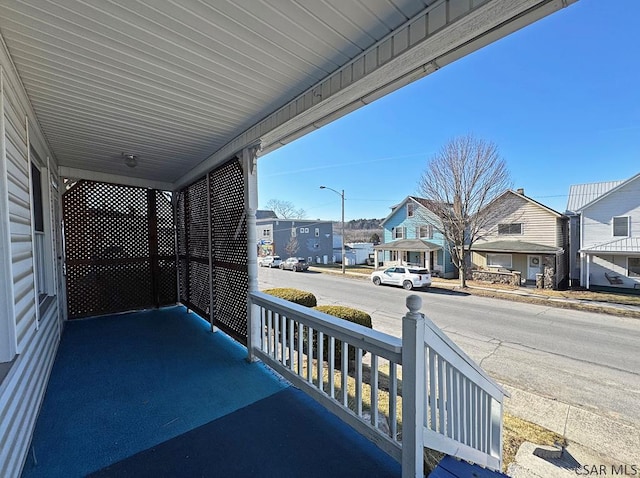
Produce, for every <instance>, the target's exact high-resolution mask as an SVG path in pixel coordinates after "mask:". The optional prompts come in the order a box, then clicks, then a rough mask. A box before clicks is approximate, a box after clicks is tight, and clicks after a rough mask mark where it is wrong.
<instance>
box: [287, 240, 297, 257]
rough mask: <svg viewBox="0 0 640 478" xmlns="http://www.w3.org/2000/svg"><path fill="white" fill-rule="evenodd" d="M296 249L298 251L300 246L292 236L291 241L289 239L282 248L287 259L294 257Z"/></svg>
mask: <svg viewBox="0 0 640 478" xmlns="http://www.w3.org/2000/svg"><path fill="white" fill-rule="evenodd" d="M298 249H300V245H299V244H298V239H296V238H295V237H293V236H292V237H291V239H289V242H288V243H287V245H286V246H284V250H285V252H286V253H287V254H289V257H295V256H296V253H297V252H298Z"/></svg>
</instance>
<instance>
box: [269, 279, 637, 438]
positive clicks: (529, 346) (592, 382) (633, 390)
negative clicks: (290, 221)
mask: <svg viewBox="0 0 640 478" xmlns="http://www.w3.org/2000/svg"><path fill="white" fill-rule="evenodd" d="M259 287H260V289H265V288H268V287H295V288H298V289H303V290H307V291H310V292H313V293H314V294H315V295H316V297H317V299H318V303H319V304H341V305H347V306H351V307H355V308H358V309H361V310H364V311H366V312H367V313H369V314H370V315H371V316H372V319H373V326H374V328H375V329H377V330H380V331H382V332H386V333H388V334H391V335H395V336H400V333H401V318H402V316H403V315H404V314H405V312H406V307H405V299H406V297H407V296H408V295H409V294H410V293H415V294H418V295H420V296H421V297H422V299H423V309H422V311H423V313H425V314H426V315H427V317H429V318H430V319H431V320H433V322H435V323H436V324H437V325H438V326H439V327H441V328H442V329H443V330H444V331H445V332H446V333H447V335H448V336H449V337H450V338H451V339H452V340H453V341H454V342H456V343H457V344H458V345H459V346H460V347H461V348H462V349H463V350H464V351H465V352H467V353H468V354H469V355H470V356H471V357H472V358H473V359H474V360H476V361H477V362H479V363H480V365H481V366H482V367H483V368H484V369H485V370H486V371H487V372H488V373H489V374H490V375H491V376H492V377H494V378H495V379H496V380H498V381H499V382H501V383H504V384H507V385H511V386H514V387H516V388H518V389H521V390H525V391H530V392H533V393H535V394H537V395H541V396H544V397H548V398H552V399H554V400H559V401H562V402H564V403H567V404H569V405H573V406H575V407H580V408H582V409H586V410H589V411H592V412H594V413H596V414H598V415H601V416H604V417H608V418H612V419H616V420H620V421H622V422H624V423H627V424H629V425H632V426H634V427H636V428H639V427H640V353H638V344H639V343H640V320H638V319H630V318H623V317H615V316H610V315H604V314H597V313H591V312H583V311H576V310H567V309H558V308H553V307H546V306H541V305H533V304H525V303H519V302H510V301H506V300H500V299H491V298H485V297H478V296H473V295H467V294H464V293H460V292H456V291H449V290H445V289H438V288H437V287H432V288H431V290H429V291H411V292H407V291H404V290H403V289H401V288H395V287H388V286H381V287H376V286H374V285H373V284H372V283H371V282H369V281H368V280H363V279H354V278H343V277H341V276H339V275H329V274H321V273H314V272H307V273H292V272H287V271H280V270H265V269H261V270H260V274H259Z"/></svg>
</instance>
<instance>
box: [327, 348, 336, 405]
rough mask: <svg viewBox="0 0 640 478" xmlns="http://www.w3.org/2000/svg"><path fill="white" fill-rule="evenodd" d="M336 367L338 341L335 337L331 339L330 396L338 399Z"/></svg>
mask: <svg viewBox="0 0 640 478" xmlns="http://www.w3.org/2000/svg"><path fill="white" fill-rule="evenodd" d="M335 365H336V339H335V337H333V336H331V337H329V365H328V368H329V370H328V372H329V396H330V397H331V398H336V385H335V380H334V375H335V369H336V367H335Z"/></svg>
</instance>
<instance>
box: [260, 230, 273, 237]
mask: <svg viewBox="0 0 640 478" xmlns="http://www.w3.org/2000/svg"><path fill="white" fill-rule="evenodd" d="M262 235H263V236H264V237H269V236H270V235H271V231H270V230H269V229H263V230H262Z"/></svg>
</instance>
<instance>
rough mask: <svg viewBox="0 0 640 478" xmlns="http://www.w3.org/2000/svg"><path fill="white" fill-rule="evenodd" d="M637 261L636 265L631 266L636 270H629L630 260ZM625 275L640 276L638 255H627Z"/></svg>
mask: <svg viewBox="0 0 640 478" xmlns="http://www.w3.org/2000/svg"><path fill="white" fill-rule="evenodd" d="M632 260H633V261H637V263H638V264H637V265H636V266H633V267H634V268H636V270H634V271H632V270H631V264H630V261H632ZM627 277H634V278H635V277H637V278H640V257H635V256H633V257H627Z"/></svg>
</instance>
